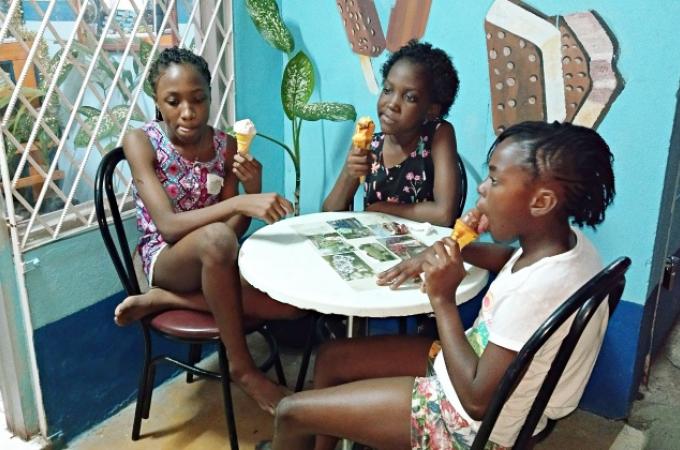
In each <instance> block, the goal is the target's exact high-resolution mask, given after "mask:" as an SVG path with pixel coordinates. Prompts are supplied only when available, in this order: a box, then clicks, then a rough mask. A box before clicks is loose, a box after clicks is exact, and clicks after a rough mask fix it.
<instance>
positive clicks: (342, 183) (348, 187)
mask: <svg viewBox="0 0 680 450" xmlns="http://www.w3.org/2000/svg"><path fill="white" fill-rule="evenodd" d="M372 163H373V158H372V156H371V154H370V153H367V152H364V151H363V150H360V149H358V148H356V147H354V146H352V147H351V148H350V150H349V153H348V154H347V160H346V161H345V165H344V166H343V168H342V170H341V171H340V175H338V179H337V180H336V181H335V185H334V186H333V189H331V192H330V193H329V194H328V196H327V197H326V199H325V200H324V201H323V205H322V207H321V208H322V210H323V211H347V210H348V209H349V205H350V204H351V203H352V199H353V198H354V194H355V193H356V192H357V188H358V187H359V183H360V182H359V178H360V177H362V176H366V175H368V174H369V172H370V171H371V164H372Z"/></svg>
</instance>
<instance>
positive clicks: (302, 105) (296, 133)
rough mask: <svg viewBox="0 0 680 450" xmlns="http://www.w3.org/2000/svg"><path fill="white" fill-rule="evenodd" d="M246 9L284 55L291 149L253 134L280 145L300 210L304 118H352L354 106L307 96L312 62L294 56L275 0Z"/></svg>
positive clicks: (252, 2) (250, 0)
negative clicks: (291, 170)
mask: <svg viewBox="0 0 680 450" xmlns="http://www.w3.org/2000/svg"><path fill="white" fill-rule="evenodd" d="M246 8H247V10H248V14H249V15H250V18H251V19H252V21H253V23H254V24H255V27H256V28H257V30H258V31H259V33H260V35H261V36H262V37H263V38H264V39H265V40H266V41H267V42H268V43H269V44H270V45H271V46H272V47H274V48H276V49H278V50H281V51H282V52H284V53H286V55H288V63H287V64H286V67H285V69H284V71H283V78H282V80H281V104H282V106H283V111H284V112H285V114H286V117H288V119H289V120H290V122H291V127H292V139H293V143H292V149H291V148H290V147H289V146H288V145H286V144H284V143H283V142H281V141H279V140H277V139H274V138H272V137H270V136H267V135H264V134H262V133H260V132H258V133H257V134H258V135H259V136H262V137H263V138H265V139H268V140H270V141H272V142H274V143H276V144H278V145H280V146H281V147H283V148H284V150H285V151H286V153H287V154H288V156H289V157H290V159H291V160H292V163H293V166H294V168H295V201H294V204H295V214H299V212H300V130H301V129H302V123H303V122H304V121H317V120H322V119H323V120H331V121H335V122H340V121H345V120H352V121H353V120H355V119H356V116H357V113H356V111H355V109H354V106H352V105H349V104H346V103H335V102H316V103H310V102H309V99H310V98H311V96H312V92H313V91H314V65H313V63H312V60H311V59H310V58H309V56H307V54H305V52H304V51H302V50H300V51H298V52H297V53H295V55H293V56H291V55H292V54H293V50H294V48H295V42H294V40H293V35H292V34H291V32H290V30H289V29H288V27H287V26H286V24H285V23H284V21H283V19H282V18H281V14H280V12H279V7H278V5H277V4H276V0H246Z"/></svg>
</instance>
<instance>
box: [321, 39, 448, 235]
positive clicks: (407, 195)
mask: <svg viewBox="0 0 680 450" xmlns="http://www.w3.org/2000/svg"><path fill="white" fill-rule="evenodd" d="M382 74H383V78H384V81H383V89H382V92H381V94H380V96H379V97H378V118H379V121H380V129H381V132H379V133H376V134H375V135H374V136H373V141H372V142H371V153H370V154H366V153H365V152H363V151H362V150H360V149H358V148H356V147H353V148H351V149H350V151H349V154H348V156H347V160H346V162H345V166H344V167H343V169H342V171H341V172H340V175H339V176H338V179H337V181H336V182H335V185H334V186H333V189H332V190H331V192H330V193H329V194H328V197H326V199H325V201H324V203H323V209H324V211H343V210H347V209H349V207H350V205H351V203H352V200H353V198H354V194H355V193H356V191H357V189H358V187H359V184H360V181H359V180H360V177H362V176H365V177H366V179H365V182H364V189H365V191H366V195H365V197H364V207H365V210H367V211H376V212H383V213H387V214H393V215H396V216H401V217H404V218H407V219H411V220H415V221H418V222H430V223H432V224H435V225H442V226H450V225H451V224H452V223H453V221H454V220H455V218H456V217H457V216H458V215H460V211H457V205H458V200H459V197H460V195H461V192H459V180H460V174H459V173H458V166H457V158H458V155H457V153H456V136H455V132H454V129H453V126H452V125H451V124H450V123H449V122H447V121H446V120H444V119H443V118H444V117H446V115H447V114H448V112H449V109H450V108H451V105H452V104H453V101H454V100H455V98H456V94H457V92H458V74H457V72H456V69H455V68H454V67H453V64H452V63H451V59H450V58H449V57H448V55H447V54H446V53H445V52H444V51H442V50H440V49H437V48H433V47H432V46H431V45H430V44H427V43H419V42H417V41H411V42H409V43H408V44H407V45H405V46H404V47H402V48H401V49H400V50H399V51H397V52H396V53H393V54H392V55H391V56H390V58H389V59H388V60H387V61H386V62H385V65H384V66H383V68H382Z"/></svg>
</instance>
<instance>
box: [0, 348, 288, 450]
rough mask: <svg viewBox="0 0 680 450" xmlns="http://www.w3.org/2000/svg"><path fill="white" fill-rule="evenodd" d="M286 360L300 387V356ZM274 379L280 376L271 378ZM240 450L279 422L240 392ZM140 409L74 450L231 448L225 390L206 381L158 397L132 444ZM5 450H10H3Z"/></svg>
mask: <svg viewBox="0 0 680 450" xmlns="http://www.w3.org/2000/svg"><path fill="white" fill-rule="evenodd" d="M249 343H250V345H251V349H253V353H255V354H257V353H258V352H259V351H260V349H261V348H262V347H263V346H262V344H261V342H259V341H258V336H253V337H252V339H251V338H250V337H249ZM282 359H283V363H284V367H285V372H286V378H287V380H288V384H289V385H291V386H292V385H293V384H294V383H295V380H296V377H297V372H298V368H299V360H300V354H299V353H298V352H295V351H292V350H287V351H286V350H284V351H283V354H282ZM204 363H205V365H206V367H210V368H212V369H216V368H217V358H216V357H210V358H208V359H207V360H206V361H205V362H204ZM271 376H272V378H274V377H275V375H274V374H273V371H272V374H271ZM232 392H233V396H234V409H235V414H236V422H237V433H238V437H239V447H240V448H241V449H242V450H252V449H253V448H254V447H255V445H256V444H257V443H258V442H259V441H261V440H264V439H270V438H271V437H272V434H273V420H272V417H271V416H270V415H268V414H267V413H265V412H264V411H262V410H261V409H260V408H259V407H258V406H257V405H256V404H255V403H254V402H253V401H252V400H250V398H249V397H247V396H246V395H244V394H243V392H241V391H240V390H239V389H238V388H234V389H233V390H232ZM133 417H134V404H133V405H129V406H128V407H127V408H125V409H124V410H123V411H121V412H119V413H118V414H116V415H115V416H114V417H112V418H111V419H109V420H107V421H106V422H105V423H103V424H102V425H100V426H99V427H97V428H96V429H93V430H91V431H90V432H88V433H86V434H84V435H83V436H81V437H79V438H78V439H76V440H75V441H73V442H71V443H70V444H69V447H68V448H70V449H74V450H97V449H102V450H110V449H118V450H121V449H134V450H179V449H186V450H212V449H220V448H227V447H228V438H227V425H226V422H225V419H224V407H223V405H222V391H221V387H220V384H219V383H218V382H215V381H211V380H200V381H196V382H194V383H191V384H187V383H186V382H185V381H184V377H178V378H176V379H174V380H172V381H170V382H168V383H166V384H164V385H163V386H161V387H159V388H156V390H154V393H153V401H152V404H151V412H150V415H149V419H146V420H144V421H142V433H141V438H140V439H139V440H138V441H136V442H133V441H132V440H131V439H130V433H131V430H132V418H133ZM3 450H4V448H3Z"/></svg>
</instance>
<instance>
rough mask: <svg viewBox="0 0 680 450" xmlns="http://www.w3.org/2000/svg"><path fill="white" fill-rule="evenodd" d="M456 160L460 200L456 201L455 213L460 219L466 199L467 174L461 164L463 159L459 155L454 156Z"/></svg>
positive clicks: (463, 165)
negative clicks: (456, 208) (456, 209)
mask: <svg viewBox="0 0 680 450" xmlns="http://www.w3.org/2000/svg"><path fill="white" fill-rule="evenodd" d="M456 160H457V163H458V176H459V177H460V182H459V186H458V187H459V189H458V190H459V193H458V194H459V195H460V198H459V200H458V212H457V213H456V217H460V215H461V214H463V208H465V199H467V189H468V181H467V172H466V171H465V164H464V163H463V158H462V157H461V156H460V154H456Z"/></svg>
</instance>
